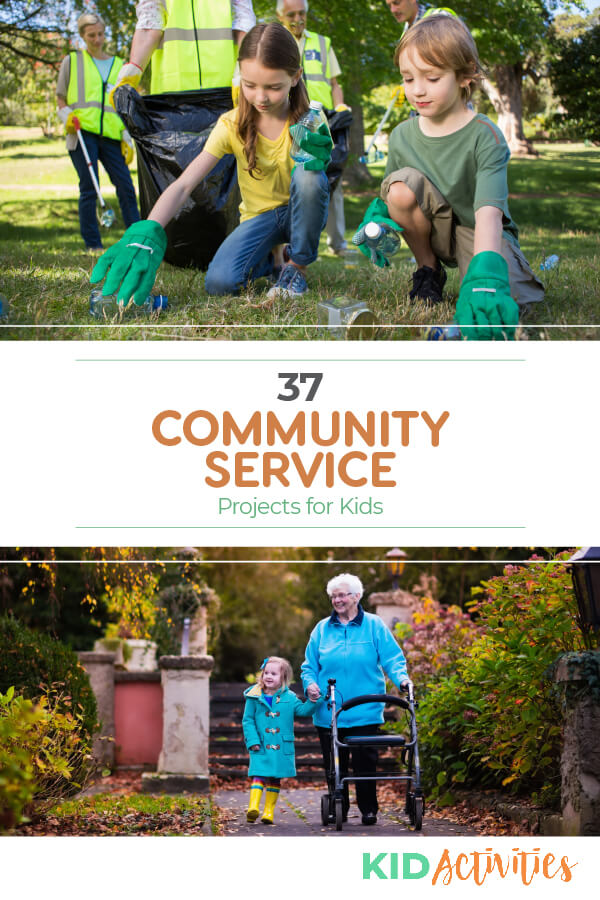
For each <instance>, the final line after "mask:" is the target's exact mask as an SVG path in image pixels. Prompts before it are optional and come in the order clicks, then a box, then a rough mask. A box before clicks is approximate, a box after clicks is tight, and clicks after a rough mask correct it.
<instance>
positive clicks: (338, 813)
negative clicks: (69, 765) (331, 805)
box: [335, 800, 344, 831]
mask: <svg viewBox="0 0 600 900" xmlns="http://www.w3.org/2000/svg"><path fill="white" fill-rule="evenodd" d="M343 824H344V804H343V802H342V801H341V800H336V801H335V830H336V831H341V830H342V825H343Z"/></svg>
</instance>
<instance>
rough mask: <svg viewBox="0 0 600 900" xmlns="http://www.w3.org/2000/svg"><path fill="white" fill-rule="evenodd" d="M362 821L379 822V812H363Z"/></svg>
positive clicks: (365, 823)
mask: <svg viewBox="0 0 600 900" xmlns="http://www.w3.org/2000/svg"><path fill="white" fill-rule="evenodd" d="M362 823H363V825H376V824H377V813H374V812H368V813H363V817H362Z"/></svg>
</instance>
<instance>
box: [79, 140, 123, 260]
mask: <svg viewBox="0 0 600 900" xmlns="http://www.w3.org/2000/svg"><path fill="white" fill-rule="evenodd" d="M81 133H82V135H83V140H84V141H85V146H86V149H87V152H88V154H89V157H90V160H91V163H92V167H93V169H94V174H95V175H96V178H98V161H100V162H101V163H102V165H103V166H104V168H105V169H106V172H107V173H108V177H109V178H110V180H111V181H112V183H113V184H114V186H115V188H116V189H117V197H118V198H119V205H120V207H121V212H122V214H123V221H124V222H125V227H126V228H129V226H130V225H133V223H134V222H139V220H140V214H139V211H138V206H137V201H136V199H135V188H134V186H133V181H132V180H131V175H130V174H129V169H128V168H127V166H126V164H125V160H124V158H123V154H122V153H121V141H115V140H113V139H112V138H107V137H101V136H100V135H99V134H92V132H91V131H83V129H82V131H81ZM69 156H70V157H71V160H72V162H73V165H74V166H75V168H76V170H77V174H78V175H79V228H80V231H81V237H82V238H83V240H84V242H85V245H86V247H101V246H102V238H101V237H100V229H99V227H98V220H97V218H96V191H95V190H94V185H93V183H92V179H91V178H90V173H89V169H88V164H87V163H86V161H85V156H84V155H83V150H82V149H81V146H80V144H79V142H78V143H77V147H76V148H75V150H69Z"/></svg>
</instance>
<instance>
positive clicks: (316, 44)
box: [302, 31, 333, 109]
mask: <svg viewBox="0 0 600 900" xmlns="http://www.w3.org/2000/svg"><path fill="white" fill-rule="evenodd" d="M304 35H305V37H306V41H305V43H304V52H303V54H302V68H303V69H304V79H305V81H306V90H307V91H308V96H309V98H310V99H311V100H318V101H319V102H320V103H322V104H323V106H325V107H327V109H332V108H333V96H332V93H331V68H330V66H329V48H330V47H331V40H330V38H328V37H325V36H324V35H322V34H315V33H314V31H305V32H304Z"/></svg>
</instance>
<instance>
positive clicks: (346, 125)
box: [324, 109, 352, 194]
mask: <svg viewBox="0 0 600 900" xmlns="http://www.w3.org/2000/svg"><path fill="white" fill-rule="evenodd" d="M324 113H325V115H326V116H327V122H328V125H329V130H330V132H331V139H332V140H333V150H332V151H331V161H330V163H329V165H328V166H327V171H326V173H325V174H326V175H327V179H328V181H329V193H330V194H333V192H334V191H335V189H336V187H337V186H338V183H339V180H340V178H341V177H342V172H343V171H344V166H345V165H346V162H347V161H348V154H349V153H350V126H351V125H352V113H351V112H350V110H349V109H342V110H340V111H339V112H336V111H335V109H325V110H324Z"/></svg>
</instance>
